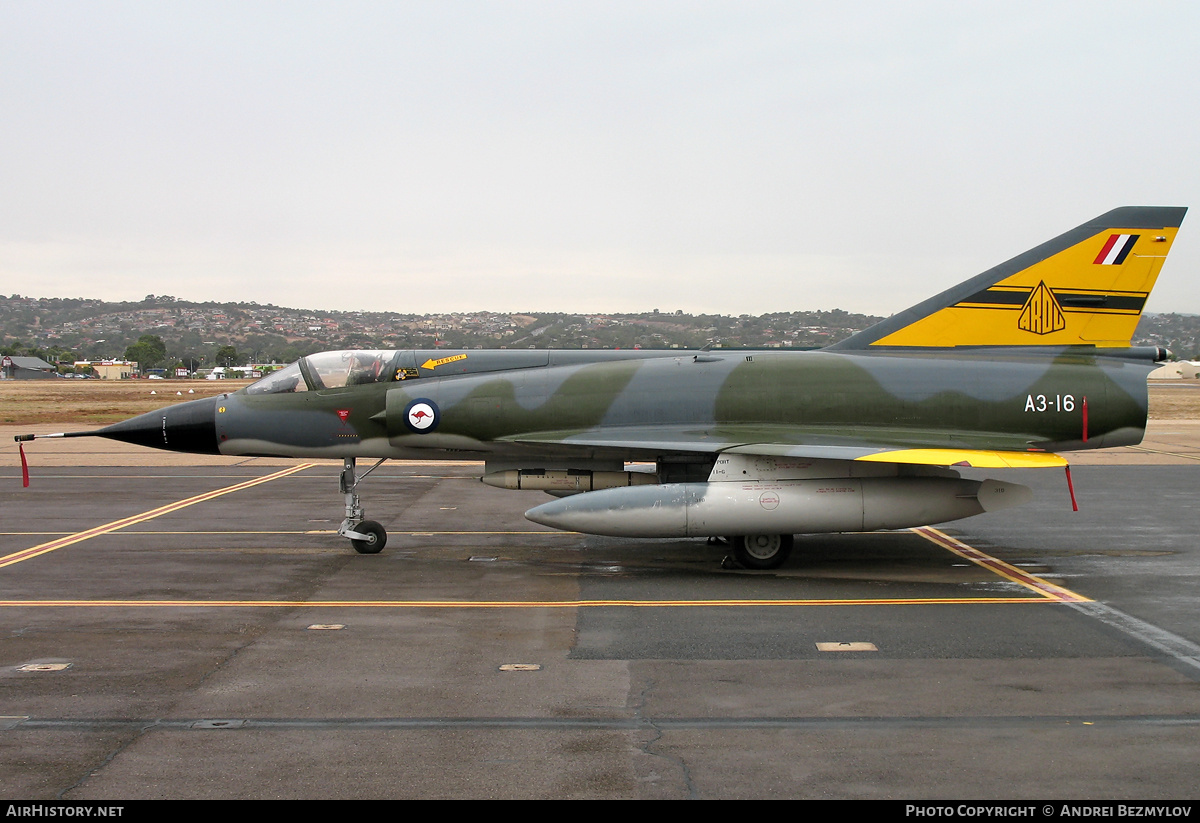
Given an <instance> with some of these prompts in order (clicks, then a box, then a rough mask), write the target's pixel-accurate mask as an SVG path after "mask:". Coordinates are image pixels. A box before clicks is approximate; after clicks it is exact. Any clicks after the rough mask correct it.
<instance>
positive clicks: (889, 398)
mask: <svg viewBox="0 0 1200 823" xmlns="http://www.w3.org/2000/svg"><path fill="white" fill-rule="evenodd" d="M346 354H349V355H350V356H351V357H353V356H354V355H355V353H353V352H351V353H336V352H334V353H325V354H324V355H314V356H313V357H316V358H320V357H325V358H326V360H327V361H328V360H329V359H331V358H332V356H334V355H338V356H341V355H346ZM382 354H383V355H384V356H386V357H388V358H394V360H393V362H403V363H406V364H407V363H412V364H413V365H401V366H398V367H395V366H392V365H391V364H389V368H390V369H391V371H389V372H387V373H386V374H387V376H388V377H389V378H394V377H395V376H396V375H400V376H401V378H402V379H384V380H376V381H373V382H357V383H356V382H353V381H346V380H343V381H340V382H341V385H335V386H330V385H328V383H329V382H331V381H330V380H329V372H328V371H326V372H325V375H324V378H323V379H322V378H317V380H319V381H320V382H317V381H315V380H314V379H313V371H315V368H316V366H317V365H319V364H317V363H314V362H312V359H311V358H310V359H309V362H304V361H302V363H303V365H302V366H301V367H300V368H298V369H297V372H298V373H297V375H296V376H298V377H300V378H302V379H303V381H304V383H303V384H301V385H302V390H296V388H295V387H291V388H288V389H286V390H282V391H270V390H264V387H263V386H261V385H259V384H256V385H258V386H259V387H258V389H257V390H256V387H255V386H251V387H249V389H248V390H247V389H244V390H242V391H239V392H235V393H232V394H229V395H224V396H222V397H221V398H220V399H219V400H218V401H214V405H213V419H214V437H215V442H216V450H217V451H219V452H220V453H222V454H236V455H280V456H292V457H345V456H355V457H393V458H407V457H417V456H420V457H426V458H429V457H436V456H454V455H457V456H460V457H461V456H465V454H467V453H475V454H477V455H479V456H480V457H495V456H503V455H511V456H520V455H522V454H527V453H530V452H537V453H564V454H567V453H572V452H576V453H583V452H585V451H586V452H589V453H591V454H593V455H594V456H605V455H606V454H614V455H615V454H617V453H620V454H622V455H625V456H626V457H627V458H628V459H653V458H654V457H655V455H657V454H661V453H663V452H671V451H674V450H679V451H683V452H689V451H699V450H703V449H704V448H705V446H704V444H706V443H707V444H710V445H711V446H713V447H714V448H713V450H714V451H715V450H717V449H719V448H721V447H722V444H727V443H752V442H777V443H788V442H791V441H795V440H799V439H805V440H806V441H813V440H814V439H815V440H816V441H819V442H828V443H830V444H837V443H839V442H843V441H844V439H845V438H847V437H850V436H851V433H852V434H853V437H854V438H855V439H856V440H858V441H861V440H863V439H866V440H867V441H870V440H871V439H872V438H877V439H878V441H879V442H880V443H881V444H883V443H886V444H890V445H893V446H894V445H897V444H900V445H908V446H911V447H914V448H917V447H922V448H970V449H997V450H1008V451H1021V450H1029V449H1033V450H1049V451H1067V450H1073V449H1085V448H1103V447H1111V446H1117V445H1129V444H1133V443H1137V442H1139V441H1140V440H1141V437H1142V434H1143V432H1144V429H1145V422H1146V382H1145V378H1146V374H1147V373H1148V371H1149V368H1150V363H1149V362H1148V361H1146V360H1139V359H1135V358H1128V359H1127V358H1121V357H1111V356H1095V355H1092V354H1085V353H1074V352H1069V351H1063V352H1058V353H1055V354H1034V353H1025V352H1022V353H1010V352H1004V351H1003V350H971V351H965V352H925V351H922V352H853V353H851V352H846V353H842V352H827V351H810V352H788V351H766V352H762V351H754V352H747V351H718V352H699V353H692V352H689V353H686V354H680V353H675V352H586V351H575V352H557V351H545V350H542V351H528V352H524V351H479V350H476V351H463V352H447V351H437V352H384V353H382ZM438 361H441V362H438ZM421 363H434V364H435V365H433V366H432V367H422V366H421V365H420V364H421ZM446 365H450V366H453V367H455V373H451V374H441V373H439V372H438V369H441V368H443V367H444V366H446ZM290 368H292V367H290ZM396 369H402V370H403V369H407V370H408V371H407V372H406V371H397V370H396ZM347 371H348V373H349V371H350V366H347ZM263 382H264V383H266V379H264V381H263ZM267 388H269V386H268V387H267ZM197 402H203V401H197ZM622 432H627V433H628V434H629V437H628V438H622V436H621V434H622ZM655 432H659V433H660V434H661V436H658V437H656V436H655V434H654V433H655ZM599 435H602V437H601V436H599ZM147 445H150V444H147ZM167 447H168V448H169V447H170V446H169V445H168V446H167Z"/></svg>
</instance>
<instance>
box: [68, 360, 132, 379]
mask: <svg viewBox="0 0 1200 823" xmlns="http://www.w3.org/2000/svg"><path fill="white" fill-rule="evenodd" d="M84 366H91V367H92V371H93V372H95V374H96V376H97V377H99V378H100V379H101V380H124V379H125V378H127V377H135V376H136V375H137V374H138V364H137V363H135V362H132V361H129V360H76V361H75V370H76V371H78V370H79V369H81V368H83V367H84Z"/></svg>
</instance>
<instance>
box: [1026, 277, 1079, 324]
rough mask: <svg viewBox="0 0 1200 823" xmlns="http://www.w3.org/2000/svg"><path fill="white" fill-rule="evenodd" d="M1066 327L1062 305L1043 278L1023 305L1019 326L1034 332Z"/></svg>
mask: <svg viewBox="0 0 1200 823" xmlns="http://www.w3.org/2000/svg"><path fill="white" fill-rule="evenodd" d="M1066 327H1067V318H1066V317H1065V316H1064V315H1063V310H1062V306H1060V305H1059V304H1058V300H1057V299H1056V298H1055V297H1054V293H1053V292H1052V291H1050V289H1048V288H1047V287H1046V282H1045V281H1044V280H1043V281H1042V282H1040V283H1038V285H1037V288H1036V289H1034V290H1033V291H1032V292H1031V293H1030V295H1029V299H1028V300H1026V301H1025V305H1024V306H1022V307H1021V316H1020V318H1019V319H1018V320H1017V328H1019V329H1023V330H1024V331H1028V332H1033V333H1034V334H1050V333H1051V332H1056V331H1058V330H1060V329H1065V328H1066Z"/></svg>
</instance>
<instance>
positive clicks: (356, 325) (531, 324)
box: [0, 295, 1200, 365]
mask: <svg viewBox="0 0 1200 823" xmlns="http://www.w3.org/2000/svg"><path fill="white" fill-rule="evenodd" d="M882 319H883V318H881V317H875V316H871V315H863V314H853V313H850V312H846V311H842V310H841V309H832V310H829V311H794V312H773V313H770V314H763V315H758V316H752V315H740V316H738V317H733V316H730V315H720V314H699V315H693V314H684V313H683V312H674V313H669V314H668V313H660V312H658V311H648V312H642V313H640V314H598V313H591V314H585V313H566V312H550V313H546V312H520V313H517V312H513V313H506V312H489V311H478V312H455V313H450V314H400V313H397V312H337V311H324V310H317V309H295V308H287V307H284V306H275V305H261V304H258V303H218V302H207V303H194V302H189V301H185V300H177V299H175V298H174V297H171V296H166V295H158V296H156V295H147V296H146V297H145V298H144V299H143V300H140V301H138V302H123V303H110V302H105V301H103V300H97V299H88V298H38V297H22V296H20V295H12V296H10V297H5V296H3V295H0V348H3V350H4V351H5V352H6V353H9V354H32V355H36V356H40V357H44V358H46V359H48V360H51V361H52V362H54V361H57V360H64V361H65V360H75V359H100V358H105V357H122V356H123V355H124V353H125V350H126V348H128V347H129V346H131V345H133V344H134V343H136V342H137V340H138V338H139V337H141V336H142V335H154V336H156V337H159V338H161V340H162V341H163V343H164V344H165V345H166V348H167V353H168V356H169V358H171V359H173V360H176V361H187V360H189V359H190V360H194V361H196V362H199V363H202V364H205V365H212V364H213V363H214V362H215V357H216V352H217V351H218V350H219V349H221V348H222V347H225V346H232V347H234V348H235V349H236V350H237V352H238V354H239V358H240V359H241V360H243V361H248V360H252V361H254V362H279V363H287V362H291V361H292V360H295V359H297V358H299V357H301V356H302V355H305V354H309V353H311V352H314V351H321V350H323V349H336V348H435V347H439V346H440V347H446V348H618V347H619V348H632V347H635V346H640V347H642V348H700V347H702V346H704V345H708V344H712V345H714V346H720V347H726V348H728V347H735V348H739V347H740V348H765V347H772V348H774V347H779V348H812V347H819V346H825V345H828V344H830V343H833V342H836V341H838V340H841V339H843V338H845V337H848V336H850V335H851V334H853V333H854V332H856V331H859V330H861V329H864V328H866V327H868V326H870V325H872V324H873V323H876V322H878V321H879V320H882ZM1198 341H1200V316H1197V315H1181V314H1159V315H1146V316H1144V317H1143V318H1142V320H1141V323H1140V324H1139V325H1138V330H1137V335H1136V340H1135V343H1136V344H1137V345H1165V346H1167V347H1168V348H1170V349H1171V350H1172V351H1173V352H1174V353H1175V354H1176V355H1178V356H1180V357H1185V358H1195V357H1200V342H1198Z"/></svg>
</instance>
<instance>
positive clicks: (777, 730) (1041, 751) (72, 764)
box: [0, 457, 1200, 800]
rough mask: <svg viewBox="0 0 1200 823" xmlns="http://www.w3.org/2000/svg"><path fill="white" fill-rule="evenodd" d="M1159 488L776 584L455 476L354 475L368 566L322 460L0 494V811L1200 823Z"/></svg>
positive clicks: (685, 544)
mask: <svg viewBox="0 0 1200 823" xmlns="http://www.w3.org/2000/svg"><path fill="white" fill-rule="evenodd" d="M1175 462H1176V463H1177V465H1112V466H1087V465H1083V466H1077V467H1076V468H1075V469H1074V471H1073V476H1074V483H1075V491H1076V496H1077V498H1078V501H1079V505H1080V511H1078V512H1072V511H1071V506H1070V498H1069V496H1068V492H1067V488H1066V482H1065V478H1064V477H1063V475H1062V473H1061V472H1058V471H1042V472H1003V473H997V472H993V473H992V474H993V475H996V476H1002V477H1005V478H1012V479H1016V480H1018V482H1024V483H1026V484H1028V485H1031V486H1033V487H1034V488H1035V490H1036V492H1037V498H1036V499H1035V501H1034V502H1033V503H1032V504H1030V505H1028V506H1025V507H1022V508H1019V509H1014V510H1009V511H1005V512H999V513H996V514H988V515H981V516H979V517H976V518H972V519H969V520H964V521H959V522H957V523H954V524H949V525H946V526H944V527H941V528H940V529H939V530H938V531H937V532H929V533H926V534H919V533H915V532H894V533H874V534H860V535H836V536H819V537H802V538H798V540H797V549H796V551H795V553H794V554H793V556H792V559H791V560H790V561H789V563H788V564H787V565H786V566H785V567H784V568H783V569H781V570H779V571H777V572H747V571H739V570H731V569H725V568H722V558H723V556H724V554H725V549H724V547H722V546H715V545H707V544H706V542H705V541H704V540H686V541H675V540H641V541H639V540H625V539H616V538H597V537H588V536H583V535H577V534H563V533H558V532H552V531H549V530H547V529H544V528H542V527H539V526H536V525H534V524H531V523H529V522H528V521H526V520H525V519H524V518H523V517H522V513H523V511H524V510H525V509H526V508H528V507H530V506H533V505H536V504H537V503H539V502H543V501H544V500H546V499H548V498H546V497H545V496H544V495H541V494H539V493H529V492H509V491H503V490H498V489H493V488H490V487H487V486H484V485H483V484H481V483H479V482H478V481H476V480H475V479H474V475H475V474H476V473H477V470H476V469H475V468H474V467H471V466H455V465H452V466H445V465H438V464H428V465H413V464H390V463H389V464H386V465H385V466H384V467H382V468H380V469H379V470H378V471H377V472H376V473H375V474H374V475H372V476H371V478H369V479H368V480H367V481H365V483H364V484H363V487H362V493H363V502H364V505H365V506H366V509H367V513H368V516H369V517H372V518H374V519H377V520H380V521H381V522H383V524H384V525H385V526H386V527H387V529H388V531H389V534H390V537H389V542H388V546H387V548H386V549H385V550H384V552H383V553H382V554H380V555H375V556H361V555H357V554H355V553H354V552H353V551H352V550H351V549H350V547H349V545H348V543H347V541H345V540H343V539H341V538H338V537H336V536H335V535H334V534H333V533H332V532H333V529H335V528H336V526H337V523H338V522H339V521H340V519H341V516H342V501H341V497H340V495H339V494H338V492H337V471H338V466H337V465H335V464H331V463H322V464H316V465H312V464H302V463H300V462H288V461H275V462H270V463H268V462H267V461H253V460H251V461H244V462H243V463H242V464H240V465H228V464H227V465H207V466H190V467H189V466H158V467H154V466H127V467H120V466H52V467H42V468H39V467H38V466H37V465H35V467H34V471H33V478H32V483H31V485H30V487H29V488H27V489H24V488H22V487H21V485H20V479H19V477H20V472H19V469H13V468H4V469H0V518H2V519H0V616H2V619H3V623H2V624H0V716H2V717H0V773H2V774H3V775H4V780H3V781H0V795H3V797H4V798H6V799H18V798H20V799H46V800H51V799H58V800H84V799H98V800H103V799H117V800H129V799H137V798H409V797H412V798H442V797H455V798H460V797H461V798H465V797H494V798H532V797H537V798H543V797H545V798H552V797H553V798H583V797H589V798H590V797H595V798H767V797H786V798H895V799H921V798H943V799H944V798H961V799H993V798H999V799H1023V798H1032V799H1073V798H1079V799H1159V798H1170V799H1194V798H1196V797H1197V796H1198V795H1200V789H1198V786H1197V779H1196V776H1197V775H1198V774H1200V744H1198V742H1197V741H1198V740H1200V599H1198V598H1197V596H1196V592H1197V591H1198V588H1197V587H1198V584H1200V547H1198V546H1197V537H1196V535H1197V525H1198V522H1197V521H1198V515H1197V508H1196V506H1195V494H1196V490H1197V489H1198V488H1200V460H1196V459H1194V458H1193V457H1186V458H1182V459H1179V460H1176V461H1175ZM35 463H36V461H35ZM297 467H300V468H297ZM289 472H290V473H289ZM256 478H270V479H267V480H265V481H263V482H259V483H257V484H253V485H246V486H244V487H239V488H234V487H236V486H238V485H239V484H242V483H244V481H248V480H252V479H256ZM230 489H232V490H230ZM222 490H230V491H228V492H227V493H224V494H221V495H219V496H211V497H207V499H201V500H193V498H196V497H198V496H207V495H211V494H212V493H214V492H219V491H222ZM160 508H161V509H162V511H161V512H160V513H158V514H156V515H155V516H151V517H142V516H143V515H146V514H147V513H154V512H155V510H158V509H160ZM126 519H131V520H132V522H125V520H126ZM99 527H107V529H106V528H99ZM93 532H98V533H95V534H93ZM89 535H90V536H89ZM942 535H946V536H948V537H949V538H952V539H955V540H957V541H960V544H955V543H954V542H952V541H950V542H948V541H947V539H945V538H943V537H942ZM972 551H978V552H981V553H982V554H980V555H972V554H971V553H972ZM971 556H974V560H972V559H971ZM991 559H995V560H996V561H1001V562H1002V563H1003V564H1006V565H1000V564H997V563H994V562H993V561H992V560H991ZM818 644H833V645H832V646H820V645H818ZM843 644H868V645H866V646H858V645H843ZM826 649H832V650H826ZM858 649H864V650H858ZM63 666H65V667H63ZM30 668H32V670H23V669H30Z"/></svg>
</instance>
